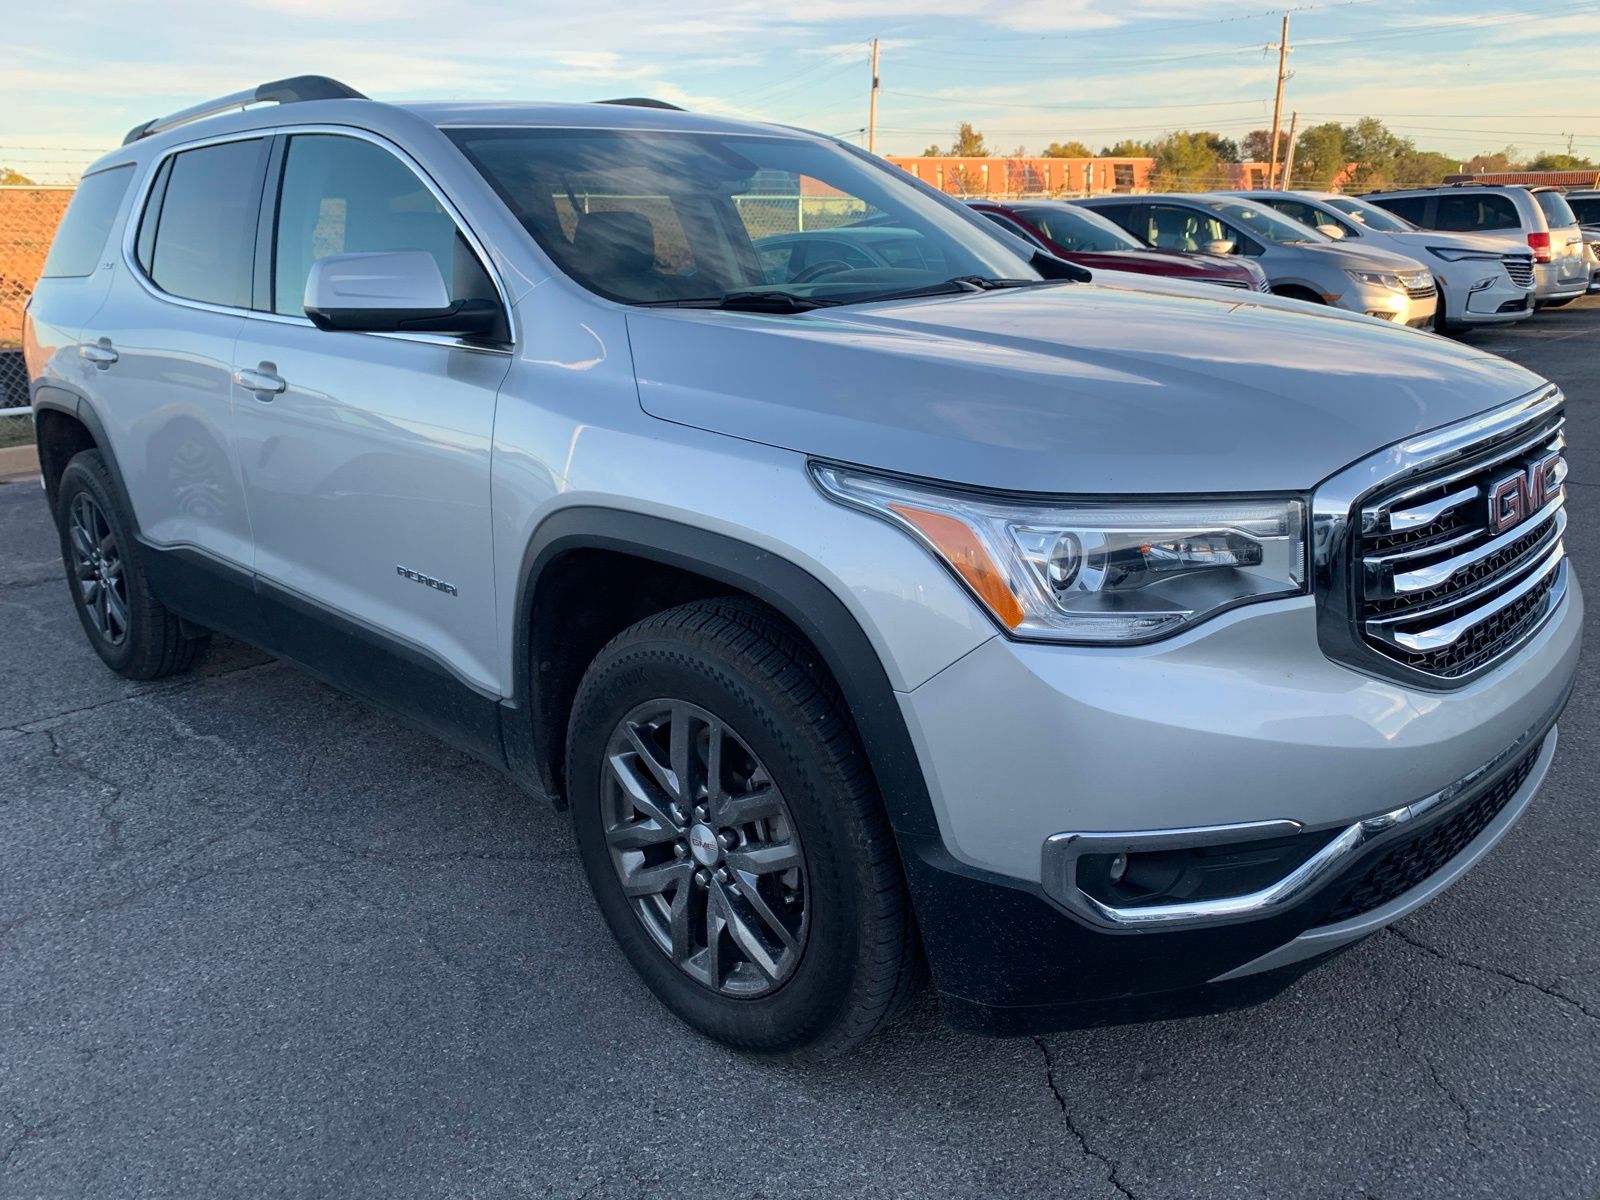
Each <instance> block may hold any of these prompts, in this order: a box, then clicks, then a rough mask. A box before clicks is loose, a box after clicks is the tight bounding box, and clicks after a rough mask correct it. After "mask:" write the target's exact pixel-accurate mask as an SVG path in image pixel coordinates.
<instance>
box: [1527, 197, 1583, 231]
mask: <svg viewBox="0 0 1600 1200" xmlns="http://www.w3.org/2000/svg"><path fill="white" fill-rule="evenodd" d="M1533 198H1534V199H1535V200H1537V201H1538V202H1539V207H1540V208H1542V209H1543V210H1544V219H1545V222H1546V223H1547V224H1548V225H1549V226H1550V228H1552V229H1559V228H1561V227H1562V226H1564V225H1576V224H1577V223H1578V217H1577V214H1575V213H1574V212H1573V211H1572V206H1571V205H1569V204H1568V203H1567V198H1566V197H1565V196H1563V195H1562V194H1561V193H1560V192H1535V193H1534V194H1533Z"/></svg>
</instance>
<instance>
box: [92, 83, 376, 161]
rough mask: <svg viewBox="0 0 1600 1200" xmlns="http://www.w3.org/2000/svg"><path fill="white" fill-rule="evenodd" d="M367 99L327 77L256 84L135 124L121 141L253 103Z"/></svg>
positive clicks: (144, 136)
mask: <svg viewBox="0 0 1600 1200" xmlns="http://www.w3.org/2000/svg"><path fill="white" fill-rule="evenodd" d="M365 99H366V96H364V95H363V94H362V93H360V92H358V91H356V90H355V88H353V87H350V86H349V85H348V84H344V83H340V82H339V81H338V80H337V79H329V78H328V77H327V76H326V75H295V76H293V77H292V78H289V79H274V80H273V81H272V82H271V83H263V84H259V85H257V86H256V87H253V88H246V89H245V90H244V91H242V92H234V93H232V94H231V95H227V96H218V97H217V98H216V99H215V100H207V101H205V102H204V103H203V104H196V105H193V106H192V107H189V108H185V109H180V110H179V111H178V112H175V113H172V114H170V115H169V116H165V117H157V118H155V119H154V120H153V121H146V122H145V123H144V124H142V125H135V126H134V127H133V128H132V129H130V130H128V136H127V137H125V138H123V139H122V144H123V145H124V146H126V145H128V144H129V143H131V142H137V141H138V140H139V139H140V138H146V137H149V136H150V135H151V134H155V133H164V132H166V131H167V130H168V129H175V128H177V127H178V126H179V125H187V124H188V123H189V122H190V121H200V120H203V119H205V118H206V117H214V116H216V115H217V114H218V113H223V112H227V111H229V110H230V109H234V108H239V109H242V108H246V107H248V106H250V105H252V104H295V103H298V102H300V101H302V100H365Z"/></svg>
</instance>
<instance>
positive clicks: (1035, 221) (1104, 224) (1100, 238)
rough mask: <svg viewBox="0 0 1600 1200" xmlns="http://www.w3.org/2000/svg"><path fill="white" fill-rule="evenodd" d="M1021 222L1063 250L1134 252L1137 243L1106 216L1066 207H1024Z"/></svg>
mask: <svg viewBox="0 0 1600 1200" xmlns="http://www.w3.org/2000/svg"><path fill="white" fill-rule="evenodd" d="M1021 217H1022V219H1023V220H1024V221H1025V222H1027V223H1028V224H1029V225H1032V226H1033V227H1034V228H1035V229H1038V230H1039V231H1040V232H1042V233H1043V234H1044V235H1045V237H1047V238H1049V239H1050V240H1051V241H1052V242H1054V243H1055V244H1056V245H1058V246H1060V247H1061V248H1062V249H1063V250H1086V251H1105V250H1137V249H1139V243H1138V242H1137V241H1135V240H1134V239H1133V238H1132V237H1131V236H1129V235H1128V234H1126V233H1124V232H1123V231H1122V230H1121V229H1119V228H1118V227H1117V226H1116V225H1115V224H1114V223H1113V222H1112V221H1111V220H1110V219H1109V218H1108V217H1106V216H1105V215H1103V214H1101V213H1097V212H1090V211H1089V210H1088V209H1083V208H1072V207H1069V206H1068V205H1065V204H1059V205H1055V206H1053V207H1050V208H1045V207H1043V206H1038V207H1031V208H1025V209H1023V210H1022V213H1021Z"/></svg>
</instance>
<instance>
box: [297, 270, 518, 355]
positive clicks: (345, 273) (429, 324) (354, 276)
mask: <svg viewBox="0 0 1600 1200" xmlns="http://www.w3.org/2000/svg"><path fill="white" fill-rule="evenodd" d="M305 310H306V316H308V317H310V318H311V323H312V324H313V325H315V326H316V327H317V328H318V329H326V330H347V331H355V332H362V333H445V334H454V335H456V336H458V337H476V336H481V335H483V334H486V333H490V332H492V331H493V330H494V327H495V323H496V321H497V320H498V319H499V316H500V308H499V305H497V304H495V303H494V302H493V301H490V300H454V301H452V300H451V299H450V292H449V289H447V288H446V287H445V285H444V276H443V275H441V274H440V273H439V264H438V263H437V262H435V261H434V257H433V255H431V254H429V253H428V252H427V251H426V250H379V251H376V252H374V253H370V254H330V255H328V256H327V257H326V258H319V259H317V261H316V262H314V263H312V264H311V273H310V274H309V275H308V276H306V295H305Z"/></svg>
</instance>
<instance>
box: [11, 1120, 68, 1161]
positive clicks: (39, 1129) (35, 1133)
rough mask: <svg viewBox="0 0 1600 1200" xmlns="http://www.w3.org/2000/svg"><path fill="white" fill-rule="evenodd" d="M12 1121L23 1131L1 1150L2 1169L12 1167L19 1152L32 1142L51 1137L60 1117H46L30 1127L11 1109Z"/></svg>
mask: <svg viewBox="0 0 1600 1200" xmlns="http://www.w3.org/2000/svg"><path fill="white" fill-rule="evenodd" d="M10 1112H11V1120H12V1122H13V1123H14V1124H15V1125H16V1126H17V1127H18V1128H19V1129H20V1130H21V1132H20V1133H18V1134H17V1136H16V1137H14V1138H12V1139H11V1143H10V1144H9V1145H8V1146H6V1147H5V1149H3V1150H0V1169H4V1168H6V1167H9V1166H10V1165H11V1160H12V1159H13V1158H15V1157H16V1154H17V1151H19V1150H21V1149H22V1148H23V1147H24V1146H26V1145H28V1144H29V1143H31V1142H37V1141H42V1140H43V1139H45V1138H47V1137H49V1136H50V1132H51V1130H52V1129H54V1128H55V1126H56V1125H57V1124H58V1123H59V1122H60V1120H61V1118H60V1117H46V1118H45V1119H44V1120H42V1121H39V1122H37V1123H35V1124H32V1125H30V1124H29V1123H28V1122H27V1120H26V1119H25V1118H24V1117H23V1115H22V1114H21V1113H19V1112H18V1111H17V1110H16V1109H14V1108H13V1109H11V1110H10Z"/></svg>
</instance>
